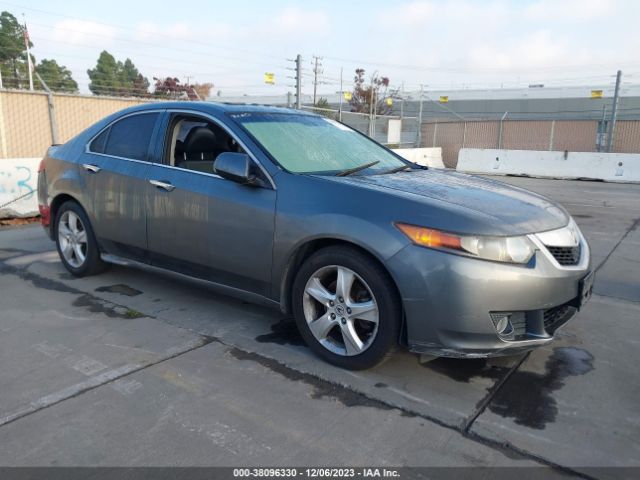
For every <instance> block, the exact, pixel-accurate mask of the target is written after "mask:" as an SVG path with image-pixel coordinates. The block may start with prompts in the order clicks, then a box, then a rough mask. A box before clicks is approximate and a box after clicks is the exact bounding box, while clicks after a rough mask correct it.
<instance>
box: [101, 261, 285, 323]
mask: <svg viewBox="0 0 640 480" xmlns="http://www.w3.org/2000/svg"><path fill="white" fill-rule="evenodd" d="M100 258H102V260H103V261H105V262H107V263H112V264H115V265H121V266H124V267H133V268H136V269H138V270H143V271H145V272H149V273H155V274H160V275H163V276H165V277H167V278H174V279H177V280H179V281H185V282H189V283H192V284H195V285H198V286H200V287H203V288H206V289H210V290H212V291H214V292H216V293H220V294H222V295H227V296H229V297H233V298H237V299H238V300H243V301H246V302H250V303H253V304H256V305H262V306H265V307H269V308H275V309H278V310H280V303H279V302H276V301H275V300H271V299H270V298H267V297H263V296H262V295H258V294H257V293H253V292H247V291H246V290H241V289H239V288H235V287H229V286H227V285H222V284H220V283H215V282H211V281H209V280H203V279H201V278H197V277H192V276H189V275H185V274H183V273H178V272H174V271H172V270H167V269H166V268H161V267H155V266H153V265H149V264H146V263H142V262H138V261H136V260H131V259H128V258H124V257H120V256H118V255H113V254H110V253H103V254H101V255H100Z"/></svg>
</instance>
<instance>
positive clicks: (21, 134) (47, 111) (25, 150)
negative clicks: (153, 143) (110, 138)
mask: <svg viewBox="0 0 640 480" xmlns="http://www.w3.org/2000/svg"><path fill="white" fill-rule="evenodd" d="M143 102H145V100H142V99H134V98H116V97H99V96H85V95H70V94H62V93H60V94H58V93H54V94H52V95H48V94H47V93H46V92H30V91H24V90H22V91H16V90H14V91H12V90H2V91H0V158H24V157H41V156H42V155H44V152H45V151H46V150H47V148H48V147H49V146H50V145H51V144H53V143H64V142H66V141H67V140H69V139H70V138H72V137H73V136H74V135H77V134H78V133H80V132H81V131H82V130H84V129H85V128H87V127H88V126H89V125H91V124H93V123H95V122H97V121H98V120H100V119H101V118H104V117H105V116H107V115H110V114H111V113H114V112H117V111H118V110H121V109H123V108H127V107H130V106H132V105H137V104H140V103H143Z"/></svg>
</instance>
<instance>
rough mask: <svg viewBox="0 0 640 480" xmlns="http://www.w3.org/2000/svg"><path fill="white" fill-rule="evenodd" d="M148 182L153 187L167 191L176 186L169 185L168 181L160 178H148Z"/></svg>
mask: <svg viewBox="0 0 640 480" xmlns="http://www.w3.org/2000/svg"><path fill="white" fill-rule="evenodd" d="M149 183H150V184H151V185H153V186H154V187H158V188H162V189H163V190H166V191H167V192H170V191H171V190H173V189H174V188H176V187H175V186H173V185H171V184H170V183H168V182H161V181H160V180H149Z"/></svg>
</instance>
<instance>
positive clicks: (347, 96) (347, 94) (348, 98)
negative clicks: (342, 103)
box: [342, 92, 353, 102]
mask: <svg viewBox="0 0 640 480" xmlns="http://www.w3.org/2000/svg"><path fill="white" fill-rule="evenodd" d="M342 95H343V96H344V99H345V100H346V101H347V102H348V101H350V100H351V99H352V98H353V94H352V93H351V92H342Z"/></svg>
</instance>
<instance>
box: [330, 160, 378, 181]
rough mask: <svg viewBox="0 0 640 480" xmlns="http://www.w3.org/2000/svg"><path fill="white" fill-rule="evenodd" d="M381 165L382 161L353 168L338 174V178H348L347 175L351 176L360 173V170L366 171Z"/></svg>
mask: <svg viewBox="0 0 640 480" xmlns="http://www.w3.org/2000/svg"><path fill="white" fill-rule="evenodd" d="M378 163H380V160H376V161H375V162H370V163H365V164H364V165H359V166H357V167H353V168H347V169H346V170H342V171H341V172H338V173H336V177H346V176H347V175H351V174H352V173H356V172H359V171H360V170H364V169H365V168H369V167H373V166H374V165H377V164H378Z"/></svg>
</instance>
